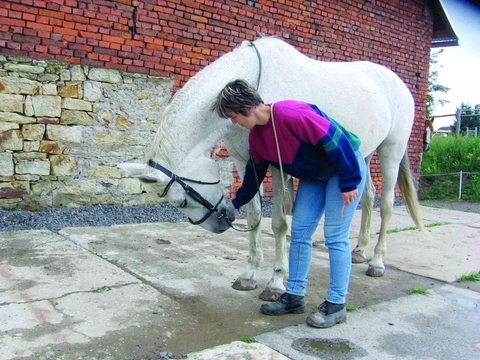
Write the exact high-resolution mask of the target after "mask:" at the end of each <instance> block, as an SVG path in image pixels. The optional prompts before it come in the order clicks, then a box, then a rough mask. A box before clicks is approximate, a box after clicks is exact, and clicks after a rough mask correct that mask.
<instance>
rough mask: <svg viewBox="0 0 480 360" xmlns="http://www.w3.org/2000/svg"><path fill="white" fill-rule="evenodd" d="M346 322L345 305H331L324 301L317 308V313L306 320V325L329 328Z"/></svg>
mask: <svg viewBox="0 0 480 360" xmlns="http://www.w3.org/2000/svg"><path fill="white" fill-rule="evenodd" d="M345 321H347V308H346V307H345V304H333V303H331V302H328V301H324V302H323V303H322V304H320V306H319V307H318V312H316V313H315V314H312V315H310V316H309V317H308V318H307V324H308V325H310V326H313V327H316V328H329V327H332V326H333V325H336V324H340V323H343V322H345Z"/></svg>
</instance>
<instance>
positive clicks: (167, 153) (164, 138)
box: [146, 38, 268, 167]
mask: <svg viewBox="0 0 480 360" xmlns="http://www.w3.org/2000/svg"><path fill="white" fill-rule="evenodd" d="M265 39H268V38H260V39H258V40H257V41H262V40H265ZM249 45H250V41H248V40H245V41H243V42H242V43H241V44H240V45H239V46H237V47H236V48H235V49H233V50H232V51H230V52H227V53H225V54H223V55H222V56H220V58H218V59H217V60H215V62H216V61H218V60H222V59H223V60H225V59H228V58H229V57H230V56H233V55H234V53H235V52H236V51H238V50H239V49H241V48H243V47H245V46H249ZM212 64H213V63H212ZM212 64H210V65H212ZM210 65H208V66H206V67H204V68H203V69H202V70H200V71H199V72H198V73H197V74H195V75H194V76H193V77H191V78H190V79H189V80H188V81H187V82H186V83H185V85H184V86H183V87H182V88H181V89H180V90H178V91H177V92H176V93H175V95H174V96H173V98H172V100H171V101H170V104H168V105H167V107H166V108H165V111H164V112H163V114H162V120H161V121H160V125H159V127H158V130H157V133H156V135H155V139H154V141H153V144H152V146H151V147H150V150H149V151H148V152H147V156H146V160H147V161H148V160H150V159H154V160H155V161H160V160H159V159H162V160H164V161H165V162H166V163H167V164H168V165H169V166H170V167H172V158H171V151H172V149H176V148H177V143H176V141H175V138H174V137H173V135H172V133H171V131H170V128H169V121H168V120H169V119H170V118H171V117H172V115H173V114H174V113H175V112H176V111H177V109H178V107H179V104H181V103H182V101H183V99H184V98H185V97H186V96H187V95H186V94H188V93H189V92H190V90H191V89H192V88H194V87H195V86H197V84H198V83H202V81H203V80H204V79H205V78H206V77H207V76H209V75H210V74H211V72H212V71H214V70H215V69H214V67H211V66H210Z"/></svg>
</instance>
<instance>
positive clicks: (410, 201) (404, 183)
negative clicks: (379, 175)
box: [397, 152, 429, 236]
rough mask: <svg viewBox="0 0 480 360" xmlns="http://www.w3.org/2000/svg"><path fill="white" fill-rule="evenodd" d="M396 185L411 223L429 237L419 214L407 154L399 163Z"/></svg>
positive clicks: (415, 190)
mask: <svg viewBox="0 0 480 360" xmlns="http://www.w3.org/2000/svg"><path fill="white" fill-rule="evenodd" d="M397 184H398V187H399V188H400V191H401V192H402V194H403V200H404V201H405V203H406V205H407V211H408V213H409V214H410V216H411V217H412V220H413V222H414V223H415V225H416V226H417V228H418V229H419V230H420V231H421V232H422V233H423V234H424V235H427V236H429V234H428V232H427V230H426V229H425V226H424V225H423V220H422V217H421V214H420V203H419V202H418V197H417V189H416V188H415V183H414V179H413V176H412V173H411V171H410V161H409V159H408V153H407V152H405V154H404V155H403V158H402V161H401V163H400V168H399V171H398V181H397Z"/></svg>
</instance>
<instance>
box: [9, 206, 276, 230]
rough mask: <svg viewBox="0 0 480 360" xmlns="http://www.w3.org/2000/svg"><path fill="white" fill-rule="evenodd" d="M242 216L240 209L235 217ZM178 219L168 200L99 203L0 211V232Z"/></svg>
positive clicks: (182, 218) (267, 211) (180, 218)
mask: <svg viewBox="0 0 480 360" xmlns="http://www.w3.org/2000/svg"><path fill="white" fill-rule="evenodd" d="M263 214H264V215H263V216H265V217H270V216H271V214H272V202H271V201H270V200H265V201H264V203H263ZM245 216H246V214H245V211H244V209H242V211H240V214H239V216H238V217H239V218H244V217H245ZM182 221H188V218H187V217H185V216H184V215H183V214H182V213H181V212H180V211H178V210H177V209H175V208H174V207H173V206H172V205H170V204H169V203H163V204H160V205H151V206H131V207H121V206H104V205H99V206H85V207H75V208H56V209H48V210H41V211H21V210H0V231H19V230H38V229H48V230H51V231H55V232H56V231H59V230H61V229H63V228H66V227H85V226H111V225H119V224H140V223H157V222H174V223H175V222H182Z"/></svg>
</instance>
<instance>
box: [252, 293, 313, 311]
mask: <svg viewBox="0 0 480 360" xmlns="http://www.w3.org/2000/svg"><path fill="white" fill-rule="evenodd" d="M260 310H261V311H262V313H264V314H265V315H285V314H300V313H304V312H305V300H304V297H303V296H297V295H291V294H287V293H283V294H282V295H280V297H279V298H278V299H277V300H276V301H275V302H274V303H272V304H263V305H262V306H261V308H260Z"/></svg>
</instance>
